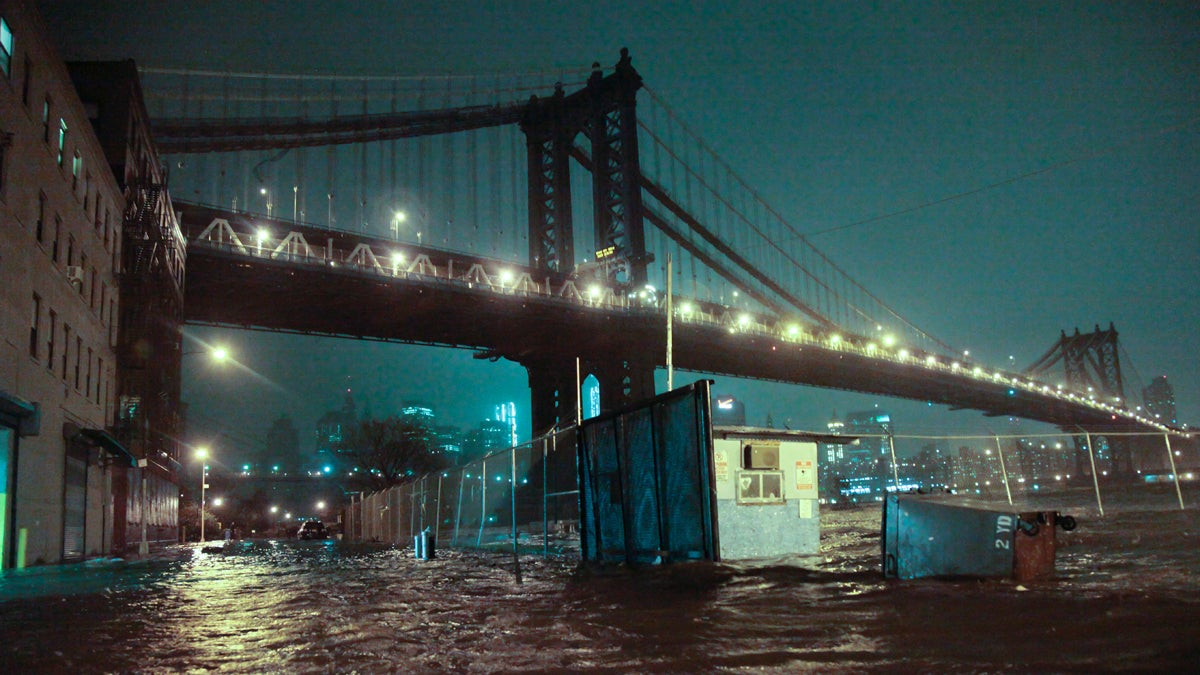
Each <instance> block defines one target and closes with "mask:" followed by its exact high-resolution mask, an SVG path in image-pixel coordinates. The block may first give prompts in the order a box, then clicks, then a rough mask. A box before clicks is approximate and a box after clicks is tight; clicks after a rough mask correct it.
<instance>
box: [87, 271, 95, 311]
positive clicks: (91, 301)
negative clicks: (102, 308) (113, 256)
mask: <svg viewBox="0 0 1200 675" xmlns="http://www.w3.org/2000/svg"><path fill="white" fill-rule="evenodd" d="M88 307H91V308H92V311H93V312H94V311H96V268H95V267H93V268H92V283H91V284H89V285H88Z"/></svg>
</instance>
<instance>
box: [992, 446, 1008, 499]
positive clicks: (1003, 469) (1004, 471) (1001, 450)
mask: <svg viewBox="0 0 1200 675" xmlns="http://www.w3.org/2000/svg"><path fill="white" fill-rule="evenodd" d="M992 438H994V439H996V452H997V453H998V454H999V455H1000V475H1002V476H1004V494H1006V495H1008V505H1009V506H1012V490H1011V489H1009V487H1008V468H1007V467H1005V466H1004V448H1002V447H1001V446H1000V437H999V436H993V437H992Z"/></svg>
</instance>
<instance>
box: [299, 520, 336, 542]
mask: <svg viewBox="0 0 1200 675" xmlns="http://www.w3.org/2000/svg"><path fill="white" fill-rule="evenodd" d="M296 536H297V537H299V538H301V539H328V538H329V531H328V530H326V529H325V523H322V522H321V521H319V520H316V519H313V520H306V521H304V522H303V523H301V524H300V529H299V531H297V532H296Z"/></svg>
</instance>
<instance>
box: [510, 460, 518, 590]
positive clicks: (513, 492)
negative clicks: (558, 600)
mask: <svg viewBox="0 0 1200 675" xmlns="http://www.w3.org/2000/svg"><path fill="white" fill-rule="evenodd" d="M509 452H510V453H511V454H512V462H511V466H512V470H511V477H510V478H509V483H510V486H509V490H508V492H509V494H510V495H512V500H511V501H512V516H511V518H510V519H511V520H512V539H513V570H514V572H515V573H516V577H517V583H518V584H519V583H521V555H520V551H519V550H518V548H517V449H516V448H513V449H512V450H510V451H509Z"/></svg>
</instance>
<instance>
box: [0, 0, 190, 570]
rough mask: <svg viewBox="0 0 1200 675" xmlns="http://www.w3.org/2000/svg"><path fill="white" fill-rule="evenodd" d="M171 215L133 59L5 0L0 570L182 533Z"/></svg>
mask: <svg viewBox="0 0 1200 675" xmlns="http://www.w3.org/2000/svg"><path fill="white" fill-rule="evenodd" d="M174 218H175V216H174V212H173V209H172V208H171V205H170V198H169V196H168V195H167V193H166V190H165V174H164V172H163V170H162V168H161V166H160V165H159V162H158V159H157V153H156V151H155V149H154V146H153V144H152V142H151V139H150V133H149V127H148V123H147V117H146V113H145V108H144V105H143V103H142V99H141V91H140V86H139V85H138V80H137V71H136V68H134V66H133V64H132V62H124V63H120V64H73V65H70V66H69V65H68V64H65V63H63V61H62V59H61V58H60V57H59V55H58V53H57V50H56V49H55V47H54V46H53V41H52V40H51V39H50V36H49V35H48V33H47V31H46V29H45V26H44V24H43V22H42V20H41V18H40V16H39V15H38V13H37V11H36V10H35V9H34V6H33V4H32V3H31V2H29V1H28V0H0V331H2V332H0V335H2V336H3V339H0V451H2V452H0V485H2V486H3V488H4V492H3V495H2V496H0V516H2V517H0V560H2V561H3V565H4V566H5V567H23V566H26V565H33V564H43V563H55V562H64V561H74V560H81V559H83V558H86V557H89V556H96V555H109V554H120V553H123V552H125V551H126V550H128V549H130V548H135V547H136V548H137V549H139V550H142V551H145V550H148V544H149V542H151V541H153V540H155V539H157V540H161V541H175V540H176V537H177V530H176V524H177V522H178V502H179V489H178V479H177V475H176V471H177V467H178V454H179V448H178V447H177V443H178V441H177V440H175V439H177V438H180V437H182V433H181V431H182V424H181V421H180V419H179V415H178V411H179V410H180V405H179V368H178V364H179V358H180V356H181V355H180V353H179V349H178V345H179V340H180V333H179V325H178V321H179V319H180V318H181V316H182V312H181V309H182V284H183V259H184V242H183V241H182V237H181V236H180V231H179V227H178V224H177V223H176V222H175V220H174ZM148 251H150V253H149V254H147V252H148ZM147 270H152V273H144V272H146V271H147ZM131 284H132V285H133V287H132V288H131ZM147 285H149V286H150V287H151V288H150V289H147V288H146V286H147ZM131 298H132V300H131Z"/></svg>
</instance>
